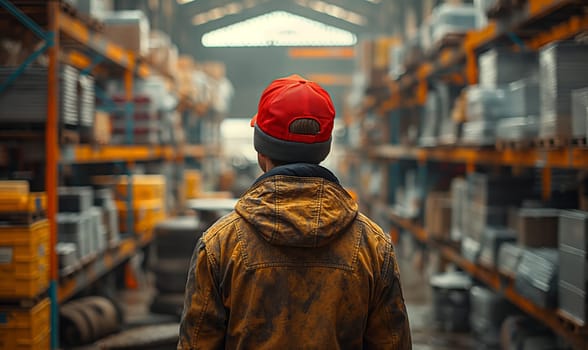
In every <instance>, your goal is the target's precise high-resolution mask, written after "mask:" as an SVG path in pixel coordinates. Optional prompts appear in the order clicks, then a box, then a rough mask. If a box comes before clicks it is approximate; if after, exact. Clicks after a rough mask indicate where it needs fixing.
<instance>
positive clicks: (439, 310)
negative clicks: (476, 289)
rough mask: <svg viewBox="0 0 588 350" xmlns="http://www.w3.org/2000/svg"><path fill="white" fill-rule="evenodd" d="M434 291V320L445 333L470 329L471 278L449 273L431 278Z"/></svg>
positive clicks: (458, 273) (459, 273)
mask: <svg viewBox="0 0 588 350" xmlns="http://www.w3.org/2000/svg"><path fill="white" fill-rule="evenodd" d="M430 285H431V288H432V291H433V318H434V321H435V322H436V323H437V325H438V326H439V327H440V328H441V329H442V330H445V331H452V332H457V331H467V330H468V329H469V326H470V324H469V320H468V318H469V314H470V297H469V291H470V288H471V286H472V280H471V278H470V276H468V275H467V274H465V273H463V272H448V273H444V274H441V275H436V276H433V277H431V280H430Z"/></svg>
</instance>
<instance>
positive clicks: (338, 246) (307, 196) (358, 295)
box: [178, 75, 411, 350]
mask: <svg viewBox="0 0 588 350" xmlns="http://www.w3.org/2000/svg"><path fill="white" fill-rule="evenodd" d="M334 118H335V109H334V107H333V103H332V101H331V98H330V96H329V94H328V93H327V92H326V91H325V90H323V89H322V88H321V87H320V86H319V85H318V84H316V83H314V82H311V81H308V80H305V79H303V78H302V77H300V76H296V75H294V76H290V77H287V78H282V79H277V80H275V81H274V82H272V83H271V84H270V85H269V86H268V87H267V89H266V90H265V91H264V92H263V94H262V96H261V100H260V102H259V108H258V113H257V115H256V116H255V117H254V118H253V120H252V122H251V124H252V126H253V127H254V128H255V129H254V144H255V149H256V150H257V152H258V162H259V165H260V167H261V169H262V170H263V171H264V172H265V173H264V174H263V175H262V176H261V177H260V178H258V179H257V181H256V182H255V183H254V184H253V186H252V187H251V188H250V189H249V190H248V191H247V192H246V193H245V194H244V195H243V196H242V197H241V198H240V199H239V201H238V202H237V204H236V206H235V211H234V212H232V213H231V214H229V215H227V216H226V217H224V218H222V219H220V220H219V221H218V222H217V223H215V224H214V225H213V226H212V227H211V228H210V229H209V230H208V231H207V232H206V233H205V234H204V235H203V237H202V239H201V240H200V242H199V243H198V245H197V247H196V251H195V253H194V257H193V262H192V266H191V268H190V272H189V277H188V283H187V286H186V288H187V291H186V303H185V307H184V315H183V317H182V323H181V329H180V342H179V345H178V349H223V348H226V349H403V350H404V349H410V348H411V340H410V331H409V326H408V318H407V314H406V309H405V306H404V300H403V296H402V291H401V287H400V280H399V273H398V267H397V264H396V258H395V255H394V251H393V248H392V243H391V241H390V238H389V237H388V236H387V235H386V234H385V233H384V232H382V229H381V228H380V227H378V226H377V225H376V224H374V223H373V222H372V221H371V220H370V219H368V218H367V217H365V216H364V215H362V214H360V213H359V212H358V206H357V203H356V202H355V201H354V200H353V199H352V198H351V197H350V196H349V194H348V193H347V192H346V191H345V190H344V189H343V188H342V187H341V185H340V184H339V182H338V180H337V178H336V177H335V175H333V174H332V173H331V172H330V171H329V170H327V169H326V168H323V167H321V166H319V165H318V164H319V163H320V162H321V161H323V160H324V159H325V157H326V156H327V155H328V153H329V151H330V146H331V132H332V130H333V122H334Z"/></svg>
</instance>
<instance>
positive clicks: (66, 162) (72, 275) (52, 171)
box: [0, 0, 208, 348]
mask: <svg viewBox="0 0 588 350" xmlns="http://www.w3.org/2000/svg"><path fill="white" fill-rule="evenodd" d="M0 17H1V18H3V19H7V20H9V21H18V22H20V24H22V25H23V26H24V27H26V28H27V29H28V30H30V31H32V32H33V33H34V34H35V35H36V36H37V37H38V39H39V40H40V41H41V42H42V45H40V49H38V50H36V51H34V53H33V54H32V55H31V56H29V57H28V58H27V59H26V60H25V61H24V63H23V64H21V65H20V66H19V67H17V68H16V69H15V70H14V72H13V74H12V75H11V76H10V77H9V78H8V79H7V80H6V81H0V93H1V92H2V91H4V90H5V89H10V85H11V84H12V83H13V82H14V81H16V80H17V79H18V78H19V75H20V74H22V73H23V72H24V71H25V70H26V68H27V66H28V65H30V64H31V63H32V62H33V61H35V60H36V59H37V58H39V57H40V56H41V55H45V56H46V62H47V70H48V79H47V118H46V121H45V123H44V124H45V128H44V130H43V131H42V132H41V133H38V134H35V135H33V136H32V137H30V138H31V139H34V140H35V142H38V143H41V144H43V145H44V147H43V148H44V174H45V175H44V179H45V180H44V186H43V187H44V189H45V192H46V197H47V205H46V213H45V214H46V217H47V219H48V222H49V232H50V242H49V252H48V255H49V257H50V259H49V274H50V285H49V290H48V292H47V293H48V296H49V298H50V299H51V347H52V348H58V347H59V322H58V317H59V316H58V315H59V311H58V310H59V305H60V304H61V303H63V302H65V301H67V300H68V299H70V298H72V297H74V296H75V295H76V294H77V293H79V292H80V291H83V290H85V289H86V288H88V287H89V286H90V285H92V284H93V283H94V282H95V281H96V280H98V279H99V278H101V277H102V276H104V275H105V274H107V273H109V272H110V271H112V270H113V269H115V268H116V267H117V266H119V265H121V264H122V263H124V262H125V261H127V260H128V259H129V258H131V257H132V256H134V255H135V254H136V253H137V252H138V251H140V250H141V249H143V248H144V247H146V246H147V245H148V244H149V243H150V242H151V241H152V239H153V234H152V232H140V233H139V232H137V233H133V232H126V234H125V235H124V236H122V238H121V240H120V241H118V242H116V243H113V244H111V245H110V246H109V247H107V248H106V250H105V251H104V252H101V253H98V254H94V255H91V256H87V257H86V258H84V259H82V260H81V261H79V262H78V264H77V265H75V266H70V267H69V268H66V269H61V270H60V269H59V267H58V261H57V254H56V251H55V246H56V243H57V222H56V218H57V214H58V193H57V190H58V186H59V184H60V177H61V176H62V175H61V174H60V170H62V169H63V167H64V166H68V167H74V168H76V167H78V166H92V165H99V164H112V165H117V164H118V166H119V167H120V166H121V165H122V169H123V174H122V175H131V173H132V169H133V167H135V166H136V165H137V164H141V163H148V162H173V163H174V164H177V165H178V167H180V168H181V167H182V164H183V163H184V160H185V159H194V160H199V159H202V158H204V157H205V156H206V155H207V151H208V150H207V149H206V148H205V147H204V146H202V145H183V144H179V145H157V146H152V145H136V144H133V143H132V138H131V139H130V140H129V139H127V141H128V142H127V143H128V144H123V145H84V144H77V143H76V142H74V143H73V144H64V143H63V142H62V141H63V133H64V130H62V129H61V127H60V124H59V120H60V115H59V114H60V107H59V102H58V101H59V84H58V75H59V67H60V65H61V64H62V63H65V64H69V65H71V66H73V67H75V68H77V69H79V70H80V71H82V72H83V73H86V74H92V75H94V76H96V77H103V78H109V79H118V80H121V81H123V86H124V93H125V99H126V101H125V102H124V103H125V113H126V114H127V116H128V115H132V113H133V108H134V104H133V101H132V97H133V86H134V84H135V79H136V78H139V79H142V78H148V77H150V76H152V75H158V76H163V77H164V79H168V80H169V81H170V82H171V86H172V87H171V92H172V93H175V92H174V89H175V88H174V87H173V86H174V85H173V76H171V74H170V73H169V72H167V71H166V69H162V68H160V67H155V66H152V65H151V64H149V63H148V62H147V60H146V59H144V58H143V57H140V56H138V55H137V54H135V53H134V52H132V51H130V50H127V49H126V48H124V47H121V46H120V45H117V44H115V43H113V42H112V41H111V40H109V39H108V38H107V37H106V36H104V35H103V34H101V33H99V32H97V31H96V30H95V29H94V28H93V27H92V26H91V25H90V24H88V23H87V22H85V21H83V20H81V19H80V18H78V17H77V16H76V15H75V12H74V11H71V8H70V7H69V6H67V4H65V3H63V2H61V1H19V0H14V1H8V0H0ZM9 21H5V22H4V25H5V24H6V23H10V22H9ZM127 119H130V118H127ZM131 126H132V125H131ZM128 127H129V125H128V123H127V128H128ZM11 137H13V135H12V134H11V133H2V139H3V140H6V139H7V138H11ZM28 139H29V138H27V140H28ZM131 186H132V181H128V187H127V193H129V195H128V196H127V197H126V200H127V206H128V208H132V205H133V198H132V195H131V194H132V192H133V191H131V190H130V189H131ZM129 212H130V213H132V210H130V211H129ZM127 219H128V224H127V227H130V228H132V227H133V226H132V224H130V223H132V222H133V216H132V214H129V215H128V218H127Z"/></svg>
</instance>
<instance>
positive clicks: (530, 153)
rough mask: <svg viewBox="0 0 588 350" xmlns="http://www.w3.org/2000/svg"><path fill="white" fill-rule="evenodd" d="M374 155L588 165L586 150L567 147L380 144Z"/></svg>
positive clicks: (488, 162)
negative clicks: (509, 147)
mask: <svg viewBox="0 0 588 350" xmlns="http://www.w3.org/2000/svg"><path fill="white" fill-rule="evenodd" d="M370 155H371V156H372V157H374V158H381V159H388V160H396V159H416V160H419V161H427V160H432V161H439V162H448V163H465V164H485V165H502V166H517V167H547V168H563V169H566V168H568V169H586V168H588V149H586V148H575V147H567V148H562V149H553V150H544V149H538V148H530V149H526V150H509V149H507V150H503V151H498V150H496V149H475V148H466V147H459V146H457V147H447V148H415V147H404V146H393V145H383V146H378V147H376V148H375V149H373V150H371V151H370Z"/></svg>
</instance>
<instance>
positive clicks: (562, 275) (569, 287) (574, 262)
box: [558, 210, 588, 324]
mask: <svg viewBox="0 0 588 350" xmlns="http://www.w3.org/2000/svg"><path fill="white" fill-rule="evenodd" d="M587 252H588V212H584V211H579V210H567V211H562V212H561V215H560V220H559V256H560V264H559V285H558V291H559V294H558V300H559V308H560V310H561V311H563V312H564V313H565V314H566V315H568V316H570V317H571V318H574V319H576V320H577V321H578V322H579V323H580V324H585V323H586V321H587V317H588V303H587V295H586V293H587V290H588V253H587Z"/></svg>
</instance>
